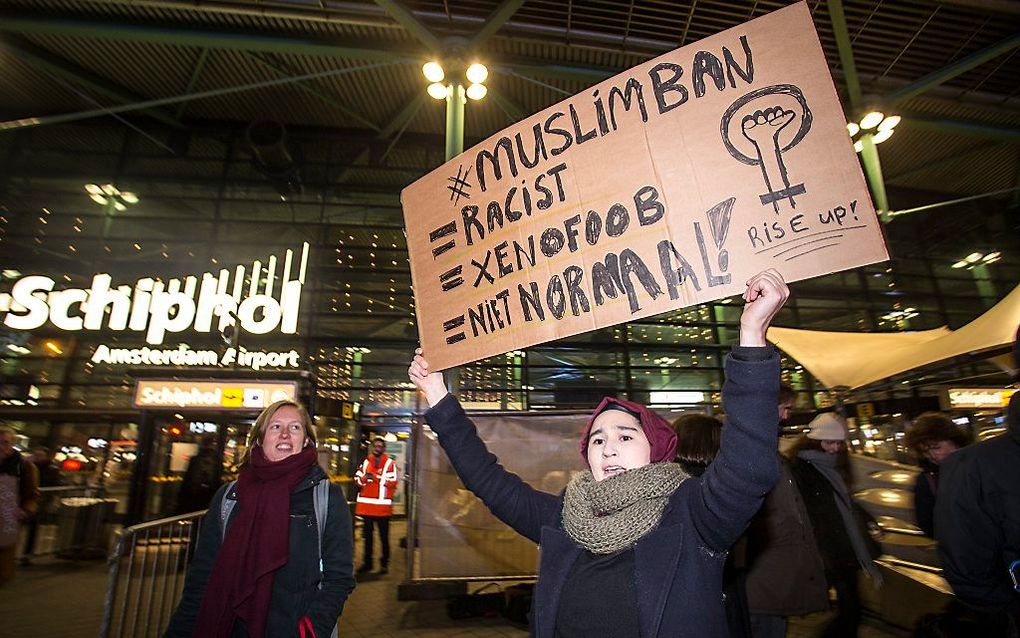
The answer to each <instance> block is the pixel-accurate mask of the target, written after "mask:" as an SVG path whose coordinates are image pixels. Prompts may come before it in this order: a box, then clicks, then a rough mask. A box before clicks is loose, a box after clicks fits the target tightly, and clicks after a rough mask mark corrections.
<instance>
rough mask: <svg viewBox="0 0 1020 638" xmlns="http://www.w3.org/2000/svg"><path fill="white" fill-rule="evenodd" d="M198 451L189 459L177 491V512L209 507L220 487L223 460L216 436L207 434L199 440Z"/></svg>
mask: <svg viewBox="0 0 1020 638" xmlns="http://www.w3.org/2000/svg"><path fill="white" fill-rule="evenodd" d="M198 445H199V447H198V452H197V453H196V454H195V456H193V457H191V460H190V461H188V469H187V470H185V472H184V477H183V478H182V479H181V489H180V491H179V492H178V493H177V509H176V513H177V514H187V513H189V512H197V511H199V510H204V509H205V508H207V507H209V503H210V502H212V499H213V496H215V495H216V490H218V489H219V488H220V472H221V468H222V461H221V460H220V455H219V454H218V452H217V450H216V436H215V435H212V434H207V435H205V436H203V437H202V438H201V440H199V444H198Z"/></svg>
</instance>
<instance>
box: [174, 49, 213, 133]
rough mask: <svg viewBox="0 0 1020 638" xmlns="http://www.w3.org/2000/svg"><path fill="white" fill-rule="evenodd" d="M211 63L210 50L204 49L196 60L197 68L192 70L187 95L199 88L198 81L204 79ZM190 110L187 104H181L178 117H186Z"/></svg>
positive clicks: (178, 108) (186, 90) (186, 89)
mask: <svg viewBox="0 0 1020 638" xmlns="http://www.w3.org/2000/svg"><path fill="white" fill-rule="evenodd" d="M207 62H209V49H202V52H201V53H199V54H198V59H197V60H195V66H194V67H193V68H192V69H191V77H189V78H188V86H187V87H185V89H184V92H185V93H191V92H192V91H194V90H195V87H196V86H198V81H199V80H200V79H201V78H202V72H203V71H205V65H206V63H207ZM187 109H188V103H187V102H181V105H180V106H178V107H177V117H181V116H183V115H184V111H186V110H187Z"/></svg>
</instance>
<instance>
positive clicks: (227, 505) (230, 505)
mask: <svg viewBox="0 0 1020 638" xmlns="http://www.w3.org/2000/svg"><path fill="white" fill-rule="evenodd" d="M236 484H237V481H231V482H230V483H229V484H228V485H227V490H226V491H225V492H223V500H222V501H220V536H221V537H222V538H221V539H220V540H221V541H222V540H223V539H225V538H226V537H227V519H229V518H230V512H232V511H233V510H234V506H235V505H237V499H233V498H227V497H228V496H230V493H231V492H233V491H234V486H235V485H236Z"/></svg>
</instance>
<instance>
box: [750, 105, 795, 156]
mask: <svg viewBox="0 0 1020 638" xmlns="http://www.w3.org/2000/svg"><path fill="white" fill-rule="evenodd" d="M796 116H797V114H796V113H794V112H793V111H790V110H788V109H784V108H783V107H781V106H775V107H772V108H770V109H763V110H761V111H755V112H754V113H751V114H750V115H745V116H744V117H743V119H741V120H740V132H741V133H743V134H744V137H746V138H747V139H749V140H751V143H752V144H754V145H755V146H757V147H758V153H759V154H762V152H763V151H765V150H766V149H767V150H775V151H776V152H778V151H779V132H780V131H782V130H783V129H784V128H786V127H787V126H788V125H789V124H790V122H792V121H793V118H794V117H796Z"/></svg>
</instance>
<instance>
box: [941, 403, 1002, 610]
mask: <svg viewBox="0 0 1020 638" xmlns="http://www.w3.org/2000/svg"><path fill="white" fill-rule="evenodd" d="M1008 425H1009V430H1008V432H1007V434H1003V435H1000V436H997V437H995V438H993V439H989V440H987V441H983V442H981V443H978V444H976V445H969V446H967V447H965V448H963V449H962V450H959V451H957V452H954V453H953V455H952V456H950V457H949V458H948V459H946V460H945V461H944V462H943V463H942V471H941V473H942V477H941V480H940V481H939V497H938V500H937V501H936V502H935V533H936V536H935V538H936V540H938V544H939V556H940V557H941V559H942V567H943V570H944V574H945V577H946V580H948V581H949V584H950V585H951V586H952V587H953V591H954V592H955V593H956V595H957V597H959V598H960V599H961V600H962V601H963V602H965V603H967V604H969V605H971V606H973V607H976V608H978V609H981V610H984V611H989V612H1000V611H1003V610H1006V609H1010V608H1012V609H1013V610H1014V613H1016V614H1017V616H1018V617H1020V593H1017V591H1016V590H1015V589H1014V588H1013V582H1012V580H1011V579H1010V577H1009V574H1008V572H1007V569H1008V567H1009V565H1010V564H1012V563H1013V561H1015V560H1020V394H1015V395H1013V398H1012V400H1011V401H1010V414H1009V424H1008Z"/></svg>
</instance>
